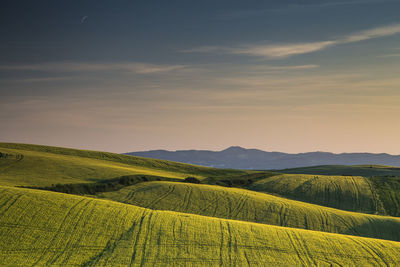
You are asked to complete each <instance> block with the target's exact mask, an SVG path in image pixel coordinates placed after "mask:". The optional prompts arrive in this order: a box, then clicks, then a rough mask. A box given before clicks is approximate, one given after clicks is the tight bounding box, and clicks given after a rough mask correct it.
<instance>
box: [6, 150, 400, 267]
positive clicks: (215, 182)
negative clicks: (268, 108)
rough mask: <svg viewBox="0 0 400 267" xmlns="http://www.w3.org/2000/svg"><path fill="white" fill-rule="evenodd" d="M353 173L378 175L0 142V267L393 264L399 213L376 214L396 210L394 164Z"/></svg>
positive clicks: (399, 183) (399, 256)
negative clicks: (225, 165)
mask: <svg viewBox="0 0 400 267" xmlns="http://www.w3.org/2000/svg"><path fill="white" fill-rule="evenodd" d="M318 168H319V167H314V170H316V171H318V170H317V169H318ZM324 168H325V169H329V168H328V167H324ZM335 168H336V169H337V168H338V166H331V167H330V170H333V169H335ZM355 169H357V170H360V169H362V170H363V171H364V169H368V170H371V169H374V170H375V169H376V171H382V172H381V173H374V175H375V176H374V175H371V176H368V177H361V176H355V175H351V176H333V175H330V176H325V175H320V174H313V175H306V174H283V173H277V172H267V171H249V170H234V169H215V168H209V167H201V166H196V165H190V164H183V163H177V162H171V161H164V160H155V159H147V158H142V157H137V156H128V155H119V154H113V153H106V152H97V151H87V150H78V149H67V148H60V147H48V146H38V145H26V144H11V143H0V266H215V265H219V266H265V265H269V266H310V265H311V266H313V265H314V266H340V265H342V266H343V265H344V266H355V265H356V266H397V265H400V242H398V241H400V218H398V217H389V216H381V215H374V213H378V214H388V215H393V216H398V215H397V214H400V213H398V212H399V206H400V205H399V203H400V201H399V200H400V179H399V178H398V177H397V176H394V174H393V173H394V172H395V171H396V170H395V169H396V168H392V170H390V167H383V166H373V168H369V167H365V166H353V167H352V170H355ZM289 171H290V170H289ZM388 171H391V173H390V175H389V174H388ZM382 173H383V174H384V175H385V176H379V175H377V174H382ZM188 177H190V178H188ZM195 183H199V184H195ZM21 187H30V188H21ZM49 190H51V191H56V192H51V191H49ZM60 192H66V193H68V194H64V193H60ZM74 194H75V195H74ZM76 194H79V195H80V196H78V195H76Z"/></svg>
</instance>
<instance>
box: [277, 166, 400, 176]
mask: <svg viewBox="0 0 400 267" xmlns="http://www.w3.org/2000/svg"><path fill="white" fill-rule="evenodd" d="M279 172H281V173H296V174H298V173H301V174H317V175H318V174H319V175H344V176H364V177H370V176H384V175H398V176H400V167H392V166H382V165H356V166H346V165H322V166H312V167H303V168H293V169H285V170H280V171H279Z"/></svg>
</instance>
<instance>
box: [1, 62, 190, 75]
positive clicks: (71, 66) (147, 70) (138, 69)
mask: <svg viewBox="0 0 400 267" xmlns="http://www.w3.org/2000/svg"><path fill="white" fill-rule="evenodd" d="M185 67H186V66H185V65H157V64H147V63H138V62H130V63H86V62H56V63H42V64H23V65H2V66H0V70H21V71H43V72H97V71H123V72H134V73H138V74H152V73H162V72H171V71H176V70H180V69H183V68H185Z"/></svg>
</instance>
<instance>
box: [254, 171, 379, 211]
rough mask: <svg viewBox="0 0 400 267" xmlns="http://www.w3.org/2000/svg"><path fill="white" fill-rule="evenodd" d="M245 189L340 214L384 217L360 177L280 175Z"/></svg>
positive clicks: (369, 186) (365, 183)
mask: <svg viewBox="0 0 400 267" xmlns="http://www.w3.org/2000/svg"><path fill="white" fill-rule="evenodd" d="M249 189H251V190H255V191H261V192H268V193H275V194H279V195H281V196H285V197H289V198H292V199H297V200H301V201H305V202H310V203H315V204H318V205H323V206H327V207H333V208H338V209H342V210H349V211H357V212H365V213H372V214H374V213H380V214H384V209H383V206H382V204H381V202H380V201H379V197H378V196H377V194H376V192H375V191H376V190H375V189H374V187H373V185H372V184H371V182H370V181H369V180H368V179H367V178H364V177H360V176H324V175H303V174H284V175H277V176H272V177H268V178H265V179H262V180H259V181H256V182H255V183H253V184H251V185H250V186H249Z"/></svg>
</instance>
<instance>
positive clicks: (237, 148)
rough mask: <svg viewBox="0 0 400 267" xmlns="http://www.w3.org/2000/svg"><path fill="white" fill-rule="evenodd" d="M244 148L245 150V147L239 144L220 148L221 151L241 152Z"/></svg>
mask: <svg viewBox="0 0 400 267" xmlns="http://www.w3.org/2000/svg"><path fill="white" fill-rule="evenodd" d="M246 150H247V149H246V148H243V147H240V146H230V147H228V148H227V149H224V150H222V151H221V152H242V151H246Z"/></svg>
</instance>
